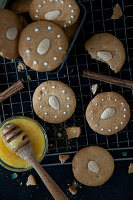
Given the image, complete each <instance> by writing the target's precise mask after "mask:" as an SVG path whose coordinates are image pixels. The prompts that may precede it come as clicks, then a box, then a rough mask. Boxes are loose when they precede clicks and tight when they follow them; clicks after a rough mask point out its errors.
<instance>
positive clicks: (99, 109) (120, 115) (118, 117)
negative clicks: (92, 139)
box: [86, 92, 130, 135]
mask: <svg viewBox="0 0 133 200" xmlns="http://www.w3.org/2000/svg"><path fill="white" fill-rule="evenodd" d="M86 119H87V122H88V124H89V125H90V127H91V128H92V129H93V130H94V131H96V132H97V133H100V134H102V135H112V134H116V133H117V132H119V131H121V130H123V129H124V128H125V127H126V125H127V124H128V122H129V119H130V107H129V105H128V103H127V101H126V100H125V99H124V97H123V96H121V95H120V94H118V93H116V92H103V93H100V94H98V95H96V96H95V97H94V98H93V99H92V100H91V101H90V103H89V105H88V107H87V109H86Z"/></svg>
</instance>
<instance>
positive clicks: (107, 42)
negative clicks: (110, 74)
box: [85, 33, 126, 73]
mask: <svg viewBox="0 0 133 200" xmlns="http://www.w3.org/2000/svg"><path fill="white" fill-rule="evenodd" d="M85 48H86V50H87V51H88V53H89V54H90V55H91V57H92V58H93V59H96V60H99V61H101V62H104V63H107V64H108V65H109V66H110V68H111V69H112V70H113V71H114V72H115V73H117V72H119V71H120V69H121V68H122V66H123V64H124V62H125V57H126V55H125V49H124V47H123V44H122V43H121V41H120V40H119V39H118V38H116V37H115V36H113V35H112V34H110V33H99V34H95V35H94V36H92V37H91V38H90V39H89V40H88V41H87V42H86V43H85Z"/></svg>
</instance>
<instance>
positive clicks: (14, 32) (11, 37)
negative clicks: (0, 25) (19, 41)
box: [6, 27, 18, 40]
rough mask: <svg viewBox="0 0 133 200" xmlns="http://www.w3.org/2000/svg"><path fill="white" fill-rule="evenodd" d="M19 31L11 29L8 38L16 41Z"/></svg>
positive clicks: (7, 33) (8, 30)
mask: <svg viewBox="0 0 133 200" xmlns="http://www.w3.org/2000/svg"><path fill="white" fill-rule="evenodd" d="M17 33H18V30H17V28H16V27H10V28H8V29H7V31H6V37H7V39H8V40H15V38H16V36H17Z"/></svg>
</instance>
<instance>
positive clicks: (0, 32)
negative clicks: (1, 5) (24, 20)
mask: <svg viewBox="0 0 133 200" xmlns="http://www.w3.org/2000/svg"><path fill="white" fill-rule="evenodd" d="M0 20H1V21H0V55H1V56H3V57H5V58H8V59H14V58H17V57H18V56H19V53H18V39H19V36H20V33H21V31H22V29H23V26H22V24H21V23H20V20H19V18H18V16H17V15H16V14H15V13H14V12H12V11H10V10H7V9H0Z"/></svg>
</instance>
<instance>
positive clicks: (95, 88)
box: [91, 84, 99, 95]
mask: <svg viewBox="0 0 133 200" xmlns="http://www.w3.org/2000/svg"><path fill="white" fill-rule="evenodd" d="M98 88H99V85H98V84H94V85H92V86H91V91H92V94H93V95H95V94H96V92H97V90H98Z"/></svg>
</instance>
